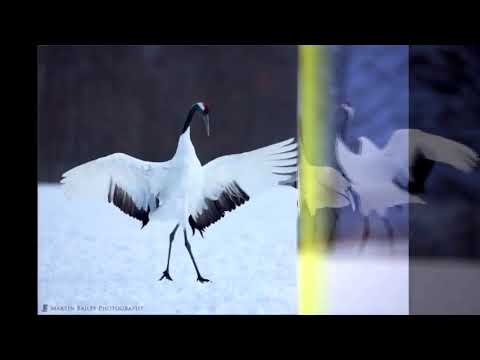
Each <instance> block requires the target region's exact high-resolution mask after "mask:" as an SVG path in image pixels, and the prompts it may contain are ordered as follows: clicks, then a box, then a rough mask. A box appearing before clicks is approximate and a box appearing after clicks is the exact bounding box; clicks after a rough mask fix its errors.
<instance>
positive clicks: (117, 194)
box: [60, 153, 168, 228]
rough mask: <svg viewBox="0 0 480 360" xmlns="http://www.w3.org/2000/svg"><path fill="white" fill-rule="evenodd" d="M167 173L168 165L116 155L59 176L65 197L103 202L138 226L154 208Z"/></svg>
mask: <svg viewBox="0 0 480 360" xmlns="http://www.w3.org/2000/svg"><path fill="white" fill-rule="evenodd" d="M167 172H168V162H164V163H154V162H148V161H142V160H139V159H136V158H134V157H132V156H129V155H126V154H122V153H116V154H112V155H108V156H105V157H102V158H99V159H96V160H92V161H89V162H87V163H85V164H82V165H79V166H77V167H75V168H73V169H71V170H69V171H67V172H65V173H64V174H63V175H62V179H61V181H60V183H61V184H63V188H64V191H65V193H66V195H67V196H68V197H83V198H88V199H96V200H106V201H108V202H109V203H113V205H115V206H116V207H118V208H119V209H120V210H121V211H122V212H124V213H125V214H127V215H130V216H132V217H134V218H135V219H137V220H140V221H141V222H142V228H143V226H145V225H146V224H147V223H148V221H149V213H150V210H152V209H155V208H156V207H158V200H157V197H158V195H159V194H160V192H161V186H162V183H164V181H163V180H164V178H165V176H166V174H167Z"/></svg>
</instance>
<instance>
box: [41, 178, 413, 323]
mask: <svg viewBox="0 0 480 360" xmlns="http://www.w3.org/2000/svg"><path fill="white" fill-rule="evenodd" d="M38 200H39V201H38V234H39V235H38V236H39V239H38V240H39V279H38V292H39V294H38V295H39V296H38V299H39V300H38V306H39V313H40V314H43V312H42V310H43V306H44V305H47V306H48V309H47V310H48V311H47V312H46V314H121V315H124V314H296V313H297V311H298V308H297V303H298V302H297V299H298V293H297V259H298V256H297V240H296V236H297V232H296V226H297V191H296V189H293V188H289V187H277V188H273V189H271V190H270V191H268V192H266V193H264V194H262V195H261V196H258V197H256V198H255V199H252V200H251V201H249V202H247V203H246V204H245V205H243V206H241V207H240V208H238V209H236V210H235V211H233V212H231V213H228V214H227V215H226V216H225V217H224V218H223V219H222V220H221V221H219V222H217V223H216V224H214V225H212V226H211V227H209V228H208V229H207V231H206V232H205V238H204V239H202V238H201V237H200V236H199V235H198V233H196V234H195V236H194V237H193V238H192V239H191V245H192V249H193V252H194V255H195V257H196V259H197V263H198V265H199V268H200V271H201V272H202V275H203V276H204V277H207V278H208V279H210V280H211V281H212V282H211V283H205V284H200V283H199V282H197V281H196V275H195V271H194V268H193V265H192V263H191V261H190V258H189V256H188V253H187V251H186V249H185V246H184V242H183V236H182V234H181V233H177V236H176V238H175V241H174V244H173V247H172V258H171V261H170V274H171V276H172V277H173V279H174V281H173V282H167V281H165V280H163V281H157V280H158V278H160V276H161V275H162V272H163V270H164V269H165V266H166V261H167V252H168V234H169V233H170V231H171V229H172V228H173V226H174V224H173V223H155V222H152V223H150V224H149V225H148V226H146V227H145V228H144V229H143V230H140V227H141V224H140V222H138V221H136V220H134V219H132V218H130V217H128V216H126V215H124V214H123V213H122V212H120V210H118V209H117V208H115V207H113V206H112V205H110V204H107V203H91V202H82V201H78V200H75V201H70V200H67V199H66V198H65V197H64V195H63V193H62V191H61V189H60V187H59V186H58V185H47V184H41V185H39V187H38ZM406 254H407V251H405V249H402V248H401V247H400V249H398V248H397V249H396V251H395V252H394V253H393V254H391V253H390V250H389V249H388V248H384V247H381V246H379V245H378V244H377V243H376V242H375V241H372V242H370V243H369V245H368V247H367V248H366V249H365V251H364V252H359V251H358V249H356V248H355V246H354V245H353V246H352V245H346V246H344V247H343V248H342V247H339V248H337V249H336V250H335V252H334V253H333V254H331V255H330V256H329V257H328V260H327V267H326V270H327V280H328V284H327V290H328V305H329V313H330V314H407V313H408V256H407V255H406ZM55 306H56V307H57V310H55ZM93 306H95V307H96V308H92V307H93ZM100 306H103V308H100ZM112 306H120V307H119V308H105V307H112ZM122 306H123V308H122ZM126 306H128V307H129V308H125V307H126Z"/></svg>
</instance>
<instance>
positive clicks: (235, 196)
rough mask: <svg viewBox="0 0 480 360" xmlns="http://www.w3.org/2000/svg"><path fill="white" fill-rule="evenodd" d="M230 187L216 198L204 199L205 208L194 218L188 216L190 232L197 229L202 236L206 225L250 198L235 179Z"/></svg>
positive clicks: (214, 221)
mask: <svg viewBox="0 0 480 360" xmlns="http://www.w3.org/2000/svg"><path fill="white" fill-rule="evenodd" d="M232 187H233V191H227V190H225V191H224V192H222V193H221V194H220V196H219V198H218V199H217V200H210V199H205V202H206V203H207V209H206V210H204V211H203V212H202V213H201V214H200V215H198V217H197V219H196V220H195V219H194V218H193V216H192V215H190V216H189V217H188V222H189V224H190V227H191V228H192V234H195V229H197V230H198V231H199V232H200V235H201V236H202V238H203V232H204V231H205V229H206V228H207V227H209V226H210V225H212V224H214V223H216V222H217V221H218V220H220V219H221V218H223V217H224V216H225V213H226V212H230V211H232V210H234V209H236V208H237V207H239V206H241V205H243V204H244V203H245V202H247V201H249V200H250V196H249V195H248V194H247V193H246V192H245V191H244V190H243V189H242V188H241V187H240V185H238V183H237V182H236V181H233V183H232Z"/></svg>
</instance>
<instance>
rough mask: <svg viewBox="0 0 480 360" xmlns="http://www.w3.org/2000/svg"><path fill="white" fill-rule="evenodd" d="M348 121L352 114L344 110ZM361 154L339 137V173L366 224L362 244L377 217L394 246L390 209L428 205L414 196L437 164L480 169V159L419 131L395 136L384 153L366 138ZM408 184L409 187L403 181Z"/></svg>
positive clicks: (347, 108) (346, 107)
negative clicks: (355, 200) (356, 200)
mask: <svg viewBox="0 0 480 360" xmlns="http://www.w3.org/2000/svg"><path fill="white" fill-rule="evenodd" d="M342 108H343V109H344V110H345V111H346V112H347V121H348V120H351V119H352V117H353V115H354V111H353V108H352V107H351V106H350V105H349V104H343V105H342ZM358 140H359V142H360V150H359V153H358V154H356V153H353V152H352V151H350V149H348V148H347V146H346V145H345V144H344V143H343V141H342V140H341V139H340V138H339V137H337V140H336V155H337V160H338V162H339V165H340V167H341V168H342V170H343V172H344V174H345V175H346V178H347V179H348V181H349V182H350V184H351V187H352V189H353V191H354V192H355V193H356V194H357V195H358V199H359V201H358V203H357V205H358V210H359V212H360V213H361V214H362V215H363V218H364V231H363V236H362V243H363V244H364V243H365V241H366V240H367V239H368V237H369V234H370V224H369V220H368V218H369V216H370V215H371V214H372V213H375V212H376V213H377V214H378V215H379V216H380V217H381V218H382V219H383V221H384V224H385V226H386V228H387V231H388V235H389V238H390V241H393V227H392V225H391V224H390V222H389V221H388V219H387V217H386V211H387V209H388V208H389V207H392V206H396V205H403V204H407V203H417V204H425V201H424V200H422V199H421V198H420V197H419V196H417V195H416V194H421V193H422V192H423V191H424V185H425V182H426V179H427V178H428V176H429V174H430V172H431V170H432V167H433V166H434V163H435V162H441V163H445V164H448V165H450V166H453V167H454V168H456V169H458V170H460V171H463V172H466V173H468V172H471V171H472V170H473V169H474V168H475V167H476V166H478V164H479V156H478V154H477V153H476V152H475V151H474V150H472V149H470V148H469V147H467V146H465V145H463V144H460V143H458V142H455V141H452V140H449V139H446V138H443V137H440V136H437V135H433V134H429V133H426V132H424V131H421V130H417V129H401V130H396V131H395V132H394V133H393V134H392V136H391V137H390V139H389V141H388V143H387V144H386V145H385V147H383V148H382V149H381V148H379V147H377V146H376V145H375V144H374V143H373V142H372V141H370V140H369V139H367V138H366V137H360V138H359V139H358ZM402 178H403V179H405V180H407V179H408V181H409V183H408V187H406V186H402V185H401V179H402Z"/></svg>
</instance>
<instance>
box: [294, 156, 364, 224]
mask: <svg viewBox="0 0 480 360" xmlns="http://www.w3.org/2000/svg"><path fill="white" fill-rule="evenodd" d="M301 171H303V172H304V173H303V174H302V177H303V176H313V177H314V179H315V180H316V185H317V186H316V189H315V193H312V194H309V193H308V189H305V190H304V193H305V192H307V193H306V195H305V199H303V200H302V201H305V203H306V205H307V208H308V210H309V212H310V214H311V215H314V214H315V211H316V210H317V209H321V208H325V207H330V208H340V207H345V206H351V207H352V210H353V211H355V209H356V204H355V199H354V197H353V193H352V187H351V184H350V182H349V181H348V180H347V179H346V178H345V177H344V176H343V175H342V174H341V173H340V172H339V171H338V170H336V169H334V168H332V167H330V166H315V165H310V164H309V163H308V162H307V161H305V162H304V163H303V168H302V170H301ZM312 191H313V189H312Z"/></svg>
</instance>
